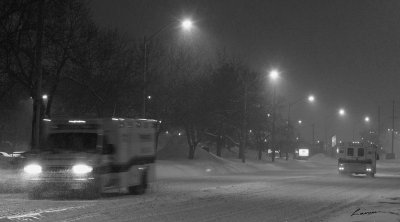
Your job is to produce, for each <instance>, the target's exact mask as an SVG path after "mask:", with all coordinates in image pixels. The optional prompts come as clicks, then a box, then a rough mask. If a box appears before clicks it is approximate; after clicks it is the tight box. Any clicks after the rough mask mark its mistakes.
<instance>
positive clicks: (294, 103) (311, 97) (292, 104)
mask: <svg viewBox="0 0 400 222" xmlns="http://www.w3.org/2000/svg"><path fill="white" fill-rule="evenodd" d="M304 101H308V102H309V103H314V101H315V97H314V95H309V96H308V97H307V100H306V99H305V98H301V99H298V100H296V101H294V102H292V103H289V106H288V120H287V141H288V142H289V141H290V111H291V107H292V106H294V105H296V104H298V103H299V102H304ZM299 124H301V120H299ZM288 158H289V156H288V152H286V160H288Z"/></svg>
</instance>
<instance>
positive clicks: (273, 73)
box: [269, 69, 280, 162]
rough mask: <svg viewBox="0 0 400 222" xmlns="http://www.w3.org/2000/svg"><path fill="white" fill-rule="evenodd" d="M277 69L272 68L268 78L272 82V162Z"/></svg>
mask: <svg viewBox="0 0 400 222" xmlns="http://www.w3.org/2000/svg"><path fill="white" fill-rule="evenodd" d="M279 75H280V74H279V71H278V70H276V69H274V70H271V71H270V72H269V79H270V80H271V81H272V82H273V84H274V85H273V93H272V129H271V145H272V162H274V161H275V148H276V142H275V121H276V81H277V80H278V79H279Z"/></svg>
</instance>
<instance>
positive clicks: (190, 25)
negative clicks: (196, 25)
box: [181, 19, 193, 31]
mask: <svg viewBox="0 0 400 222" xmlns="http://www.w3.org/2000/svg"><path fill="white" fill-rule="evenodd" d="M181 26H182V28H183V30H186V31H190V30H192V28H193V21H192V20H190V19H185V20H183V21H182V23H181Z"/></svg>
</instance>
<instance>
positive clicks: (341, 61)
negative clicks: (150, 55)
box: [91, 0, 400, 140]
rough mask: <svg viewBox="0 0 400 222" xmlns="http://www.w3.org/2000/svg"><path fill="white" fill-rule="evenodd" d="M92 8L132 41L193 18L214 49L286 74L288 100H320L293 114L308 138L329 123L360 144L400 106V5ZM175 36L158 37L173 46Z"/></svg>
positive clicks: (252, 0) (241, 2)
mask: <svg viewBox="0 0 400 222" xmlns="http://www.w3.org/2000/svg"><path fill="white" fill-rule="evenodd" d="M91 7H92V14H93V18H94V19H95V20H96V22H98V24H99V25H101V26H104V27H108V28H116V29H118V30H120V31H121V32H124V33H126V35H127V36H129V37H130V38H132V39H140V38H143V36H144V35H151V34H152V33H154V32H155V31H157V29H159V28H160V27H162V26H164V25H165V24H167V23H169V22H170V21H172V20H174V19H180V18H182V17H191V18H192V19H194V20H195V21H196V24H195V25H196V27H197V30H196V33H197V35H198V36H197V39H200V40H199V41H201V44H204V45H205V46H206V47H208V48H209V49H222V48H225V49H226V50H227V51H228V52H229V53H231V54H234V55H237V56H240V57H242V58H243V59H244V60H245V61H246V62H248V63H249V64H250V65H251V66H252V67H251V68H252V69H254V70H255V71H259V72H265V73H267V72H268V70H269V69H271V68H278V69H279V70H281V72H282V79H281V80H280V83H279V85H278V86H277V88H278V93H279V95H281V96H284V97H286V98H287V101H295V100H298V99H300V98H301V96H303V95H304V97H306V95H307V94H309V93H314V94H315V96H316V97H317V103H316V104H314V105H312V106H310V105H308V104H306V103H303V104H297V105H295V106H294V107H293V110H292V111H293V112H292V119H293V120H294V119H299V118H301V119H302V120H303V122H304V125H303V126H302V130H303V136H305V137H306V138H307V139H310V132H311V127H310V126H311V123H313V122H315V123H316V139H321V140H323V137H324V132H323V128H324V127H323V122H324V119H327V122H328V123H329V129H330V130H329V131H330V132H328V133H329V134H332V133H334V132H335V133H337V134H338V136H339V138H340V139H343V140H348V139H352V130H353V127H354V126H355V128H356V129H359V128H361V127H365V126H364V123H363V122H362V118H363V115H364V114H368V115H369V116H371V119H372V122H371V127H373V128H376V121H377V110H378V106H379V105H380V106H381V108H382V123H383V124H382V125H383V127H384V128H387V127H389V126H390V116H391V113H390V112H391V101H392V100H393V99H395V100H397V101H398V103H399V104H400V100H399V96H400V94H399V92H400V84H399V83H400V1H395V0H393V1H392V0H385V1H361V0H360V1H349V0H343V1H337V0H335V1H334V0H329V1H327V0H325V1H323V0H315V1H314V0H313V1H298V0H297V1H288V0H284V1H283V0H276V1H267V0H201V1H200V0H199V1H183V0H141V1H139V0H136V1H128V0H118V1H109V0H95V1H92V2H91ZM172 32H174V30H169V31H168V32H167V33H165V34H163V35H161V36H159V37H158V38H160V39H161V40H163V38H165V39H166V40H165V41H167V39H168V40H170V39H171V38H170V36H171V35H173V34H172ZM339 107H344V108H345V109H346V110H347V112H348V115H347V117H346V118H345V119H342V120H339V118H337V116H336V112H337V109H338V108H339ZM397 109H398V110H399V111H400V105H399V106H397ZM397 113H399V112H397ZM397 125H399V124H397ZM357 136H358V134H357Z"/></svg>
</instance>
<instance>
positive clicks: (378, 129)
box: [376, 106, 381, 146]
mask: <svg viewBox="0 0 400 222" xmlns="http://www.w3.org/2000/svg"><path fill="white" fill-rule="evenodd" d="M377 131H378V132H377V135H378V141H376V142H377V143H378V144H377V145H379V146H380V145H381V142H380V138H381V106H378V126H377Z"/></svg>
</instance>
